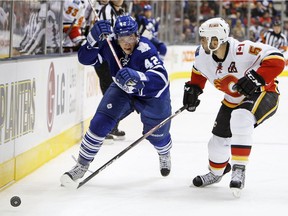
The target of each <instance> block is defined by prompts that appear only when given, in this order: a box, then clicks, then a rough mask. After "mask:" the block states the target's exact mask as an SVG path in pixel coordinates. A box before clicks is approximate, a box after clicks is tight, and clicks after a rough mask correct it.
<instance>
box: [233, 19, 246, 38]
mask: <svg viewBox="0 0 288 216" xmlns="http://www.w3.org/2000/svg"><path fill="white" fill-rule="evenodd" d="M231 34H232V36H233V37H234V38H235V39H237V40H239V41H243V40H244V39H245V28H244V27H243V24H242V22H241V20H240V19H237V21H236V25H235V26H234V27H233V28H232V31H231Z"/></svg>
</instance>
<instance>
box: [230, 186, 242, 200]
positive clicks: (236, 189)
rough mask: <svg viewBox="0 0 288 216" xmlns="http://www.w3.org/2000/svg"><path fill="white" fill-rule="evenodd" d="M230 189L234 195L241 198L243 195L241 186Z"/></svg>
mask: <svg viewBox="0 0 288 216" xmlns="http://www.w3.org/2000/svg"><path fill="white" fill-rule="evenodd" d="M230 189H231V191H232V194H233V196H234V197H236V198H240V196H241V189H239V188H230Z"/></svg>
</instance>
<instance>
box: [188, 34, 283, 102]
mask: <svg viewBox="0 0 288 216" xmlns="http://www.w3.org/2000/svg"><path fill="white" fill-rule="evenodd" d="M228 43H229V49H228V50H227V53H226V55H225V58H224V59H223V60H217V57H216V58H214V57H215V56H214V55H213V56H212V55H211V54H206V53H205V51H204V49H203V48H202V46H199V47H198V49H197V50H196V53H195V63H194V65H193V70H192V77H191V82H192V83H193V84H197V85H199V86H200V87H201V88H204V85H205V82H206V80H209V82H210V83H212V85H214V86H215V87H216V88H217V89H219V90H220V91H223V92H224V93H225V95H224V101H223V102H224V103H225V101H226V102H227V104H229V105H231V106H233V105H237V104H239V103H240V102H241V101H242V100H243V98H244V96H242V95H240V94H239V93H238V92H236V91H234V90H233V89H232V87H233V85H234V84H235V83H236V82H237V81H238V79H240V78H241V77H243V76H244V75H245V73H246V72H247V71H250V70H251V69H254V70H255V71H257V69H258V68H259V67H260V64H261V63H262V61H263V60H264V59H265V58H270V57H271V56H272V57H271V58H273V57H275V58H278V57H279V58H282V57H281V56H277V55H276V56H274V54H275V53H276V54H277V53H280V52H279V50H278V49H276V48H274V47H271V46H268V45H266V44H262V43H254V42H252V41H243V42H239V41H238V40H236V39H234V38H231V37H229V39H228ZM280 55H281V54H280ZM199 75H201V77H200V76H199ZM204 77H205V78H206V79H205V78H204ZM194 78H195V79H194Z"/></svg>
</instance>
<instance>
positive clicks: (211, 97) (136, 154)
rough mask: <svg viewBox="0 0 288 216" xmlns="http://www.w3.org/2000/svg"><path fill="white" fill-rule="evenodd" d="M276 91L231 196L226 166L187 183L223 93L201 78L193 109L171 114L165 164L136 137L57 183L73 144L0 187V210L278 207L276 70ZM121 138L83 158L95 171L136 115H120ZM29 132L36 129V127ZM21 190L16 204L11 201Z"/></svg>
mask: <svg viewBox="0 0 288 216" xmlns="http://www.w3.org/2000/svg"><path fill="white" fill-rule="evenodd" d="M185 81H186V80H176V81H173V82H172V83H171V94H172V95H171V98H172V101H173V103H172V106H173V111H176V110H178V109H179V108H180V107H181V106H182V95H183V85H184V82H185ZM279 81H280V84H279V88H280V91H281V93H282V95H281V98H280V105H279V109H278V111H277V113H276V114H275V115H274V116H273V117H272V118H271V119H269V120H267V121H266V122H264V123H263V125H261V126H259V127H258V128H256V130H255V133H254V144H253V148H252V153H251V156H250V162H249V164H248V166H247V171H246V185H245V188H244V190H243V191H242V196H241V197H240V198H239V199H237V198H234V197H233V196H232V193H231V191H230V189H229V182H230V175H231V174H230V173H229V174H227V175H225V176H224V177H223V179H222V181H221V182H220V183H218V184H215V185H211V186H209V187H206V188H196V187H190V185H191V182H192V179H193V178H194V177H195V176H196V175H199V174H206V173H207V171H208V169H207V165H208V160H207V142H208V140H209V138H210V136H211V129H212V126H213V122H214V119H215V117H216V114H217V111H218V109H219V107H220V101H221V100H222V98H223V95H222V93H221V92H219V91H218V90H216V89H214V88H213V87H212V86H211V84H210V83H207V84H206V88H205V90H204V94H202V95H201V96H200V99H201V104H200V106H199V107H198V108H197V110H196V112H194V113H189V112H187V111H183V112H182V113H181V114H179V115H178V116H176V117H175V118H174V119H173V120H172V128H171V134H172V138H173V148H172V150H171V156H172V171H171V173H170V175H169V176H168V177H162V176H161V175H160V172H159V161H158V155H157V153H156V150H154V148H153V147H152V146H151V145H150V144H149V143H148V142H147V141H143V142H141V143H139V144H138V145H136V146H135V147H134V148H132V149H131V150H130V151H128V152H127V153H126V154H125V155H123V156H122V157H121V158H120V159H118V160H116V161H115V162H114V163H113V164H111V165H110V166H109V167H107V168H106V169H105V170H103V171H102V172H100V173H99V174H98V175H97V176H95V177H94V178H93V179H92V180H91V181H89V182H88V183H87V184H85V185H83V186H82V187H81V188H79V189H77V190H69V189H67V188H64V187H60V181H59V178H60V176H61V175H62V174H63V173H64V172H65V171H68V170H69V169H70V168H72V167H73V166H74V164H75V163H74V161H73V159H72V158H71V156H72V155H74V156H76V157H77V155H78V150H79V145H75V146H73V147H72V148H70V149H69V150H67V151H66V152H64V153H62V154H61V155H59V156H58V157H57V158H55V159H53V160H51V161H50V162H48V163H46V164H45V165H44V166H42V167H40V168H39V169H38V170H36V171H35V172H33V173H32V174H30V175H29V176H27V177H25V178H23V179H22V180H20V181H18V182H16V183H15V184H13V185H11V186H10V187H8V188H6V189H5V190H3V191H1V192H0V215H1V216H10V215H19V216H26V215H27V216H28V215H29V216H35V215H38V216H60V215H61V216H86V215H87V216H90V215H94V216H147V215H149V216H175V215H178V216H186V215H216V216H218V215H219V216H226V215H227V216H231V215H233V216H240V215H241V216H243V215H264V216H266V215H269V216H270V215H274V214H275V213H276V212H277V213H278V214H279V215H284V214H287V210H288V205H287V203H288V180H287V178H288V172H287V164H288V157H287V154H288V136H287V132H288V130H287V124H288V106H287V103H288V87H287V86H288V78H287V77H286V78H279ZM120 129H123V130H125V132H126V140H125V141H117V142H114V144H110V145H107V144H106V145H103V146H102V148H101V150H100V152H99V153H98V155H97V156H96V158H95V160H94V161H93V162H92V164H91V166H90V170H92V171H94V170H96V169H98V168H99V167H100V166H101V165H103V164H104V163H106V162H107V161H108V160H110V159H111V158H112V157H114V156H115V155H116V154H118V153H119V152H120V151H122V150H123V149H124V148H126V147H127V146H128V145H130V144H131V143H132V142H134V141H135V140H137V139H138V138H139V137H141V131H142V130H141V129H142V125H141V124H140V120H139V116H138V115H137V114H134V113H133V114H132V115H130V116H128V117H127V118H126V119H125V120H123V121H122V122H121V124H120ZM35 135H36V134H35ZM15 195H17V196H20V197H21V199H22V204H21V205H20V206H19V207H12V206H11V205H10V198H11V197H12V196H15Z"/></svg>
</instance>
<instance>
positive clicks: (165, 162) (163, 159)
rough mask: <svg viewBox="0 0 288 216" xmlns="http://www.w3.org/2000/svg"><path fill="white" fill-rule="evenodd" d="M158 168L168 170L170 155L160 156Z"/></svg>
mask: <svg viewBox="0 0 288 216" xmlns="http://www.w3.org/2000/svg"><path fill="white" fill-rule="evenodd" d="M160 166H161V168H162V169H163V168H168V169H170V155H169V154H166V155H160Z"/></svg>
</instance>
